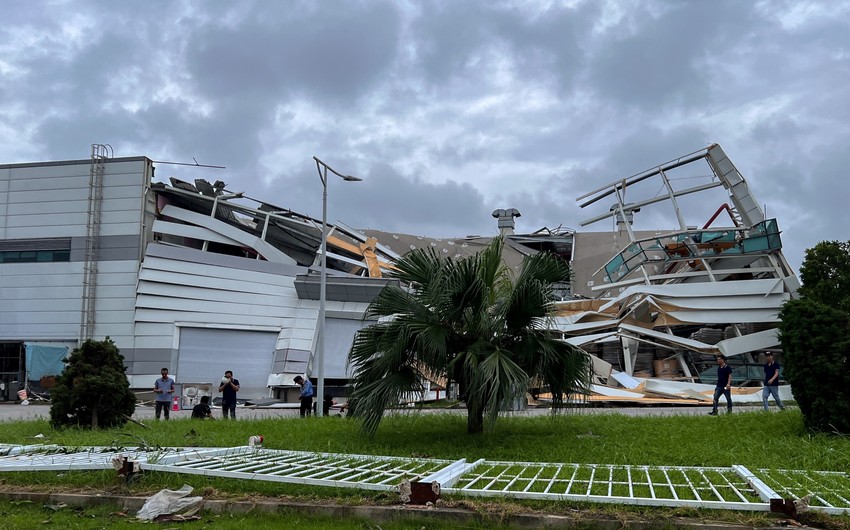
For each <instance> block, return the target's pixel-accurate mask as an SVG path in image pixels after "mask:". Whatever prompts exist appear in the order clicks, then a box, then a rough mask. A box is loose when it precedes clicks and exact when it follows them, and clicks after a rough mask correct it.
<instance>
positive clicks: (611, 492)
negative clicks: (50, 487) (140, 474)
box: [0, 445, 850, 514]
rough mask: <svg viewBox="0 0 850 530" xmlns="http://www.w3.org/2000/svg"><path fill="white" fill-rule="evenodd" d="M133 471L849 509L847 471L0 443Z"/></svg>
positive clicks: (20, 462)
mask: <svg viewBox="0 0 850 530" xmlns="http://www.w3.org/2000/svg"><path fill="white" fill-rule="evenodd" d="M124 457H127V458H129V459H130V460H133V461H135V462H138V464H139V469H141V470H145V471H160V472H167V473H186V474H194V475H204V476H214V477H222V478H234V479H243V480H262V481H271V482H283V483H292V484H305V485H311V486H330V487H339V488H357V489H366V490H378V491H397V488H398V485H399V484H400V483H401V482H402V481H411V482H414V481H420V482H427V483H431V482H437V483H439V484H440V486H441V491H442V492H443V493H445V494H456V495H466V496H479V497H513V498H517V499H543V500H563V501H584V502H597V503H613V504H631V505H643V506H668V507H679V506H682V507H693V508H711V509H724V510H746V511H770V501H771V500H772V499H803V501H801V502H802V503H803V504H805V509H809V510H815V511H822V512H825V513H829V514H850V475H848V474H847V473H844V472H831V471H796V470H771V469H759V470H757V471H755V472H753V471H750V470H749V469H747V468H746V467H744V466H740V465H735V466H732V467H687V466H639V465H607V464H558V463H541V462H494V461H488V460H483V459H482V460H478V461H475V462H471V463H470V462H467V461H466V460H465V459H461V460H437V459H425V458H401V457H389V456H366V455H346V454H336V453H310V452H303V451H285V450H277V449H265V448H262V447H249V446H245V447H233V448H226V449H224V448H189V447H185V448H167V449H158V450H142V449H138V448H134V449H118V448H110V447H90V448H77V449H73V448H64V447H59V446H10V445H5V446H4V445H0V473H3V472H14V471H53V470H69V471H70V470H96V469H110V468H112V467H116V466H115V462H116V460H120V459H123V458H124Z"/></svg>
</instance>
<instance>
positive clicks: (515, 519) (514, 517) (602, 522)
mask: <svg viewBox="0 0 850 530" xmlns="http://www.w3.org/2000/svg"><path fill="white" fill-rule="evenodd" d="M0 498H4V499H7V500H10V501H31V502H33V503H41V504H54V505H55V504H60V503H62V504H67V505H69V506H99V505H107V504H111V505H115V506H118V507H120V509H121V510H122V511H126V512H128V513H130V512H136V511H138V510H139V509H140V508H141V507H142V505H144V503H145V501H146V500H147V497H131V496H122V495H99V494H91V495H86V494H76V493H39V492H2V493H0ZM203 509H204V511H206V512H208V513H214V514H221V513H250V512H262V513H275V512H279V511H284V510H286V511H296V512H302V513H305V514H312V515H323V516H328V517H333V518H347V517H356V518H363V519H368V520H370V521H373V522H376V523H388V522H392V521H398V520H404V519H408V518H414V517H417V518H425V519H433V520H435V521H441V522H450V523H455V524H459V525H460V524H469V523H474V522H478V523H485V524H486V523H489V524H501V525H512V526H514V527H517V528H528V529H537V528H574V527H581V528H588V527H590V528H598V529H604V530H617V529H622V528H636V529H641V530H651V529H653V528H658V527H659V526H663V527H664V528H676V529H685V530H728V529H732V530H744V529H752V528H754V527H752V526H743V525H738V524H734V523H726V522H714V523H703V522H699V521H694V520H690V519H664V520H660V521H658V520H656V521H642V520H621V519H603V518H599V517H594V516H584V517H583V516H581V515H579V514H576V515H575V516H563V515H547V514H511V515H504V516H501V515H499V514H487V513H480V512H475V511H471V510H464V509H460V508H443V507H440V508H433V507H425V508H420V507H412V506H373V505H368V506H365V505H364V506H346V505H341V504H333V503H326V504H314V503H305V502H294V501H227V500H205V501H204V504H203ZM777 528H778V527H777ZM760 530H765V527H760Z"/></svg>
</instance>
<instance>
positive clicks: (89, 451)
mask: <svg viewBox="0 0 850 530" xmlns="http://www.w3.org/2000/svg"><path fill="white" fill-rule="evenodd" d="M175 451H180V449H156V450H141V449H138V448H115V447H61V446H57V445H29V446H4V447H0V472H6V471H72V470H75V471H90V470H98V469H112V468H113V463H112V462H113V460H114V459H116V458H119V457H127V458H129V459H130V460H135V461H146V460H147V459H149V458H154V459H155V458H159V457H161V456H163V455H167V454H171V453H174V452H175Z"/></svg>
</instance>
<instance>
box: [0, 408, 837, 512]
mask: <svg viewBox="0 0 850 530" xmlns="http://www.w3.org/2000/svg"><path fill="white" fill-rule="evenodd" d="M148 424H149V425H150V427H151V428H150V429H143V428H142V427H139V426H137V425H134V424H131V423H128V424H127V425H126V426H124V427H122V428H120V429H113V430H105V431H91V430H81V429H62V430H54V429H52V428H51V427H50V426H49V424H48V422H47V421H46V420H36V421H10V422H2V423H0V443H13V444H31V443H39V442H44V443H56V444H61V445H71V446H86V445H110V444H118V445H124V446H134V445H137V443H138V441H139V440H140V439H142V440H144V441H145V442H146V443H147V444H148V445H151V446H163V447H165V446H202V447H208V446H213V447H219V446H220V447H229V446H236V445H245V444H246V443H247V440H248V437H249V436H251V435H255V434H262V435H263V436H264V437H265V443H264V446H265V447H267V448H271V449H289V450H301V451H315V452H338V453H351V454H366V455H388V456H403V457H433V458H441V459H457V458H467V459H468V460H475V459H479V458H486V459H488V460H504V461H519V462H565V463H597V464H644V465H652V466H662V465H677V466H724V467H725V466H731V465H733V464H741V465H744V466H746V467H748V468H750V469H751V470H756V469H760V468H772V469H802V470H824V471H847V470H848V469H850V438H848V437H846V436H836V435H828V434H811V433H809V432H807V431H805V429H804V428H803V424H802V417H801V415H800V413H799V412H798V411H796V410H790V411H786V412H782V413H777V412H771V413H761V412H746V413H737V414H733V415H729V416H726V415H721V416H718V417H710V416H684V415H683V416H650V417H632V416H624V415H618V414H609V415H595V414H582V413H580V412H577V413H576V412H573V413H568V414H563V415H559V416H556V417H548V416H547V417H539V416H538V417H506V418H500V419H499V421H498V423H497V426H496V429H495V431H494V432H492V433H490V434H485V435H468V434H467V433H466V417H465V416H463V415H449V414H421V415H420V414H411V415H397V416H390V417H387V418H386V419H385V420H384V422H383V423H382V424H381V426H380V428H379V429H378V432H377V434H376V435H375V436H374V437H373V438H366V437H363V436H361V435H360V433H359V430H358V425H357V423H355V422H353V421H349V420H346V419H342V418H335V417H326V418H308V419H299V418H281V419H262V420H239V421H236V422H227V421H198V420H172V421H170V422H159V423H157V422H154V421H149V422H148ZM38 434H43V435H44V438H43V439H41V438H38V439H36V438H34V436H36V435H38ZM184 483H187V484H190V485H192V486H194V487H195V488H196V494H200V495H203V496H204V497H205V498H244V497H251V496H257V495H260V496H269V497H276V498H295V499H300V500H320V499H324V500H330V499H333V500H334V501H335V502H341V503H345V504H363V503H370V504H397V502H398V500H397V498H396V497H397V496H395V495H390V494H387V493H375V492H359V491H358V492H354V491H352V490H344V491H343V490H335V489H333V488H318V487H305V486H300V485H294V484H278V483H264V482H258V481H238V480H229V479H219V478H209V477H202V476H194V475H192V476H189V475H176V474H170V473H153V472H152V473H145V474H144V475H143V476H142V477H140V478H139V479H138V480H136V481H135V482H133V483H132V484H124V483H123V482H121V481H120V480H119V479H117V478H116V476H115V473H114V472H112V471H104V472H73V473H55V472H39V473H4V474H2V475H0V486H2V487H3V488H6V489H15V488H24V487H27V488H34V489H38V490H42V491H44V490H47V491H53V490H60V489H61V490H66V491H71V490H73V491H79V490H89V491H107V492H110V493H118V494H133V495H146V494H150V493H152V492H155V491H158V490H160V489H162V488H173V489H176V488H179V487H180V486H181V485H182V484H184ZM448 500H449V501H451V499H448ZM454 502H455V503H459V504H460V505H464V506H467V505H468V506H473V507H475V506H482V505H485V504H484V503H482V502H480V501H475V502H471V501H466V500H462V499H455V500H454ZM488 502H489V501H488ZM487 506H489V508H487V509H488V510H493V509H496V510H506V511H512V510H517V509H528V510H539V511H546V512H549V513H569V511H570V510H572V509H574V508H575V507H576V506H579V505H577V504H572V505H570V504H567V503H553V502H522V503H521V502H519V501H508V500H505V501H504V502H502V501H498V502H497V507H496V508H493V506H492V504H489V505H487ZM582 506H583V508H582V509H585V508H584V506H586V505H582ZM617 509H618V508H615V507H600V508H599V510H601V512H604V513H610V510H617ZM633 510H634V511H633V512H632V513H655V514H658V513H660V512H658V511H653V510H649V511H647V510H646V509H633ZM665 513H668V514H674V515H675V514H680V515H681V514H682V513H685V514H687V513H693V511H690V512H689V511H688V510H684V511H683V510H678V511H676V510H672V511H671V510H668V511H667V512H665ZM728 517H730V515H721V514H720V513H719V512H713V513H711V518H714V519H717V518H725V519H728ZM741 517H746V520H747V521H750V520H751V518H752V517H756V519H758V517H761V516H753V515H751V514H750V515H746V516H741ZM768 517H769V516H768ZM847 519H848V518H846V517H840V518H833V520H834V521H835V522H836V523H837V522H839V521H843V522H842V523H841V524H842V525H845V526H835V527H836V528H850V524H847V522H846V521H847ZM429 528H430V527H429Z"/></svg>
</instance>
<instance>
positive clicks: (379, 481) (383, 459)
mask: <svg viewBox="0 0 850 530" xmlns="http://www.w3.org/2000/svg"><path fill="white" fill-rule="evenodd" d="M453 463H454V461H452V460H433V459H411V458H400V457H387V456H364V455H347V454H336V453H309V452H302V451H284V450H275V449H261V448H257V447H235V448H231V449H219V450H210V451H206V452H196V453H194V454H192V453H180V454H174V455H168V456H165V457H163V458H161V459H159V460H157V461H155V462H151V461H148V462H147V463H142V464H141V468H142V469H143V470H149V471H167V472H173V473H188V474H194V475H205V476H215V477H224V478H237V479H245V480H264V481H271V482H287V483H294V484H307V485H313V486H333V487H342V488H360V489H368V490H380V491H390V490H394V489H395V488H397V486H398V484H399V483H400V482H401V481H402V480H405V479H406V480H411V481H413V480H419V478H420V477H423V476H425V475H432V474H434V473H437V472H439V471H440V470H441V469H443V468H446V467H448V466H450V465H451V464H453Z"/></svg>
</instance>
